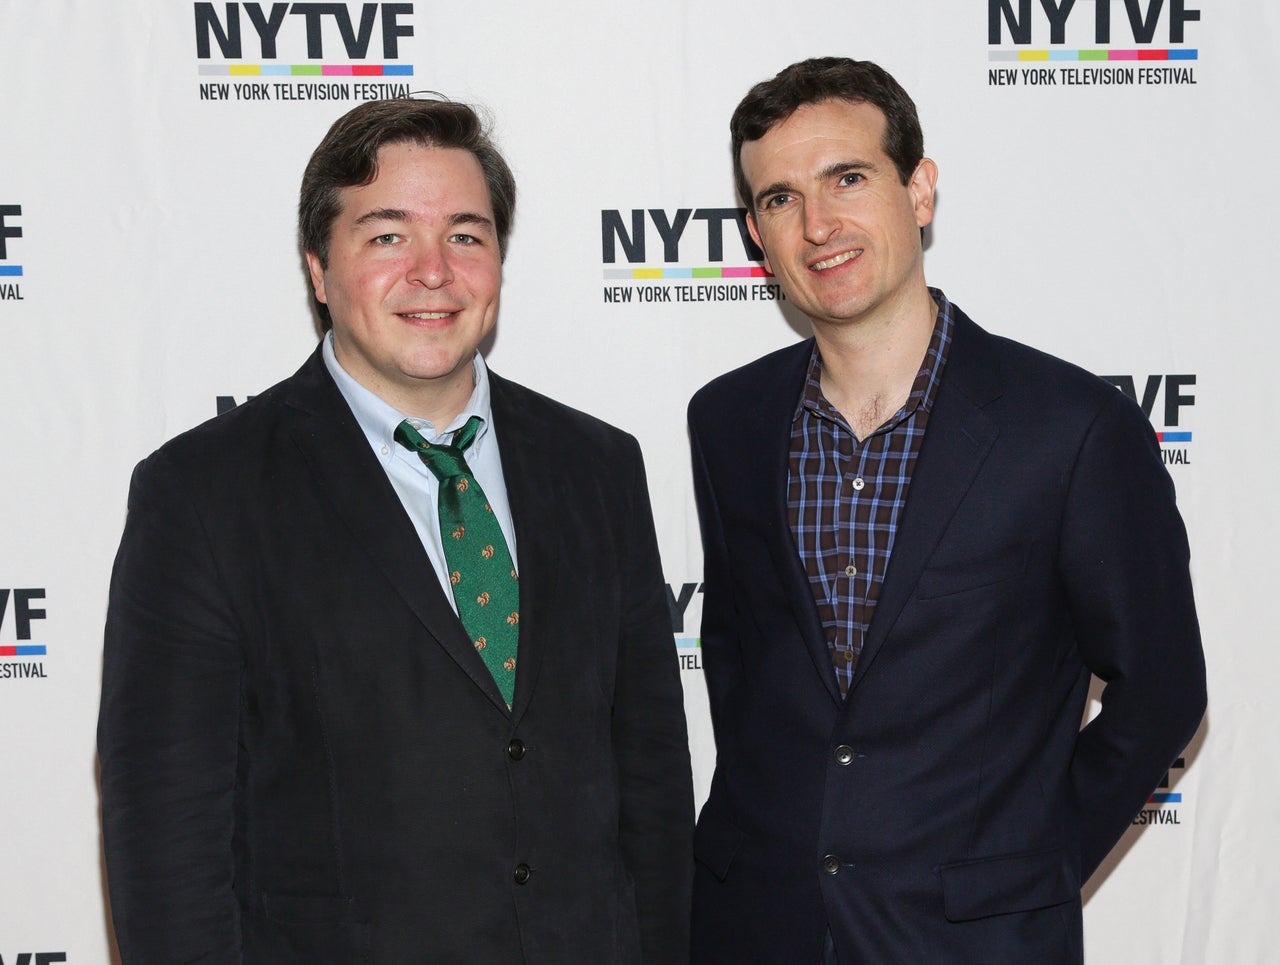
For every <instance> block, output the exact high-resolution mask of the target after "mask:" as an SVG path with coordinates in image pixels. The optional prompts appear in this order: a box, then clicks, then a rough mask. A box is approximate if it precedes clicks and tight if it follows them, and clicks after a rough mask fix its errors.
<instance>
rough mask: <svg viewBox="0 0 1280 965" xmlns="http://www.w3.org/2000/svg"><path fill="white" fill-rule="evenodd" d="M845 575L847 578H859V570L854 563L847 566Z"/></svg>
mask: <svg viewBox="0 0 1280 965" xmlns="http://www.w3.org/2000/svg"><path fill="white" fill-rule="evenodd" d="M844 575H845V576H857V575H858V568H857V567H856V566H854V565H853V564H852V563H850V564H849V565H848V566H846V567H845V568H844Z"/></svg>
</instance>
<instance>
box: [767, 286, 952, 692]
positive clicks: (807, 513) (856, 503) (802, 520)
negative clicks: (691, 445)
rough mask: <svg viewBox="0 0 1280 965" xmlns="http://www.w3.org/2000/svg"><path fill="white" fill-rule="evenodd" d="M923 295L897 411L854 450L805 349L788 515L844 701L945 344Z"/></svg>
mask: <svg viewBox="0 0 1280 965" xmlns="http://www.w3.org/2000/svg"><path fill="white" fill-rule="evenodd" d="M929 293H930V294H931V295H932V296H933V300H934V302H935V303H936V304H937V306H938V318H937V321H936V322H935V323H934V326H933V337H932V338H931V339H930V340H929V348H928V350H927V351H926V352H925V356H924V359H923V361H922V362H921V363H920V371H919V373H918V374H917V375H916V379H915V382H914V383H913V384H912V386H911V394H910V395H909V396H908V397H907V401H906V404H905V405H903V407H902V408H901V409H899V410H898V411H897V412H895V413H894V414H893V415H892V416H891V417H890V418H889V419H888V420H887V421H886V422H885V423H884V424H883V425H882V426H880V428H878V429H877V430H876V431H875V432H873V433H872V434H871V435H870V436H868V437H867V439H865V440H864V441H862V442H859V441H858V439H857V438H856V437H855V436H854V434H853V431H852V430H851V429H850V428H849V424H848V422H846V421H845V419H844V416H842V415H841V414H840V413H839V412H838V411H837V410H836V409H835V408H834V407H833V406H832V405H831V403H830V402H828V401H827V400H826V398H825V397H824V396H823V394H822V386H821V381H820V380H821V376H822V357H821V356H820V355H819V354H818V347H817V345H814V347H813V357H812V358H811V359H810V361H809V374H808V377H807V378H806V380H805V385H804V391H803V392H802V393H801V395H800V402H799V404H798V405H797V406H796V412H795V416H794V418H793V421H792V429H791V452H790V466H789V471H788V474H787V512H788V516H789V518H790V520H791V532H792V534H793V535H794V536H795V540H796V546H797V547H798V548H799V550H800V559H801V560H802V561H803V563H804V568H805V572H807V573H808V574H809V586H810V587H811V588H812V590H813V598H814V600H815V601H816V602H817V604H818V615H819V616H820V617H821V618H822V627H823V631H824V632H825V633H826V636H827V646H828V648H829V649H830V651H831V660H832V663H834V664H835V669H836V679H837V680H838V681H839V683H840V693H841V694H847V693H848V692H849V686H850V685H851V684H852V682H853V671H854V668H855V667H856V666H857V663H858V656H859V654H861V653H862V645H863V641H864V639H865V637H866V632H867V628H868V627H869V626H870V625H871V617H872V614H873V613H874V612H875V606H876V600H877V599H878V598H879V596H880V584H881V583H882V582H884V574H885V569H886V568H887V567H888V565H889V554H890V553H892V552H893V540H894V537H895V535H896V534H897V530H898V520H899V519H900V518H901V516H902V507H903V506H904V505H905V504H906V501H907V487H908V486H909V485H910V484H911V473H912V471H913V470H914V469H915V464H916V456H917V455H919V453H920V443H921V441H922V440H923V439H924V432H925V427H926V426H927V425H928V423H929V413H930V411H932V409H933V400H934V399H935V398H936V396H937V394H938V383H939V381H940V380H941V377H942V368H943V366H944V365H945V364H946V361H947V349H948V347H949V346H950V344H951V330H952V328H953V327H954V322H953V320H952V316H951V302H949V301H948V300H947V297H946V296H945V295H944V294H942V292H941V291H939V290H938V289H936V288H931V289H929Z"/></svg>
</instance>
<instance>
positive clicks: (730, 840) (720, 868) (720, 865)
mask: <svg viewBox="0 0 1280 965" xmlns="http://www.w3.org/2000/svg"><path fill="white" fill-rule="evenodd" d="M745 837H746V836H745V835H744V834H743V833H742V832H741V831H739V830H738V829H737V828H735V827H734V826H733V825H732V824H731V823H729V822H728V821H726V820H722V819H717V817H716V816H715V815H714V814H713V815H702V816H701V817H700V818H699V820H698V824H697V826H696V827H695V828H694V829H693V856H694V857H695V858H696V859H697V860H698V861H699V862H700V863H701V864H703V865H705V866H706V868H707V870H708V871H710V872H711V873H712V874H713V875H715V876H716V878H717V879H719V880H720V881H724V879H725V878H727V877H728V875H729V867H730V866H731V865H732V864H733V859H734V858H735V857H736V856H737V854H738V849H739V848H740V847H742V842H743V840H744V838H745Z"/></svg>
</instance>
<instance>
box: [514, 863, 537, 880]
mask: <svg viewBox="0 0 1280 965" xmlns="http://www.w3.org/2000/svg"><path fill="white" fill-rule="evenodd" d="M532 874H533V872H532V871H530V870H529V866H528V865H527V864H525V863H524V862H523V861H522V862H520V863H519V864H518V865H516V870H515V874H514V875H512V877H513V878H515V880H516V884H518V885H527V884H528V883H529V877H530V875H532Z"/></svg>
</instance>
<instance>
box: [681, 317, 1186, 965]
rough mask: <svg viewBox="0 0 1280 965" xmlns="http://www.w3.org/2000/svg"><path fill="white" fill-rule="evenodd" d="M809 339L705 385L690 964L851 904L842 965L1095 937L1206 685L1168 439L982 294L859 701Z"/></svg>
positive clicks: (941, 405) (920, 476) (803, 951)
mask: <svg viewBox="0 0 1280 965" xmlns="http://www.w3.org/2000/svg"><path fill="white" fill-rule="evenodd" d="M811 349H812V342H811V341H810V342H805V343H802V344H799V345H795V346H793V347H790V348H787V349H784V350H782V351H780V352H777V353H775V354H773V355H770V356H767V357H765V358H763V359H760V360H758V361H757V362H755V363H752V364H751V365H748V366H746V367H745V368H743V369H740V370H738V371H736V372H732V373H729V374H728V375H726V376H723V377H722V378H720V379H718V380H716V381H715V382H712V383H711V384H710V385H708V386H707V387H706V388H704V389H703V390H702V391H700V392H699V393H698V394H697V395H696V396H695V397H694V399H693V402H692V403H691V405H690V409H689V414H690V431H691V436H692V445H693V461H694V479H695V487H696V493H697V498H698V508H699V513H700V517H701V522H702V529H703V542H704V546H705V559H706V563H705V590H704V594H705V595H704V604H703V605H704V609H703V627H702V653H703V666H704V668H705V671H706V678H707V686H708V690H709V692H710V703H711V714H712V718H713V723H714V726H715V735H716V747H717V762H716V770H715V775H714V778H713V781H712V787H711V793H710V798H709V800H708V801H707V803H706V805H705V807H704V809H703V811H702V813H701V815H700V816H699V820H698V827H697V832H696V835H695V845H694V847H695V855H696V857H697V859H698V868H697V872H696V876H695V886H694V894H695V898H694V960H695V962H699V963H710V962H726V963H728V962H741V961H752V962H761V963H773V962H787V963H790V962H798V963H816V962H819V961H820V960H821V955H822V940H823V934H824V932H825V931H826V929H827V928H828V927H830V929H831V933H832V935H833V937H834V939H835V942H836V946H837V950H838V952H839V955H840V961H841V963H842V965H858V963H869V965H884V963H895V962H902V963H918V962H929V963H930V965H937V963H950V962H954V963H963V965H973V963H979V962H981V963H1009V965H1015V963H1016V965H1026V963H1030V962H1035V963H1037V965H1047V963H1057V962H1079V961H1080V958H1081V935H1080V914H1081V912H1080V886H1081V884H1082V882H1084V881H1085V879H1086V878H1088V876H1089V875H1090V873H1091V872H1092V871H1093V870H1094V869H1095V868H1096V867H1097V865H1098V863H1099V862H1100V861H1101V860H1102V858H1103V857H1104V856H1105V855H1106V853H1107V851H1108V850H1110V848H1111V847H1112V846H1113V845H1114V844H1115V842H1116V841H1117V840H1118V839H1119V837H1120V835H1121V834H1122V833H1123V831H1124V829H1125V828H1126V826H1127V825H1128V823H1129V822H1130V820H1131V818H1132V817H1133V815H1134V814H1135V813H1136V812H1137V811H1138V810H1140V809H1141V807H1142V805H1143V803H1144V801H1145V800H1146V799H1147V796H1148V794H1149V793H1150V791H1151V789H1152V788H1153V787H1155V786H1156V784H1157V783H1158V781H1159V780H1160V778H1161V776H1162V774H1163V773H1164V772H1165V771H1166V770H1167V768H1168V767H1169V765H1170V763H1171V762H1172V761H1173V759H1174V758H1175V757H1176V756H1177V754H1178V753H1179V752H1180V751H1182V749H1183V748H1184V747H1185V745H1186V744H1187V742H1188V741H1189V740H1190V738H1191V737H1192V735H1193V732H1194V731H1195V729H1196V726H1197V724H1198V722H1199V720H1200V718H1201V715H1202V712H1203V708H1204V704H1205V691H1204V663H1203V656H1202V653H1201V647H1200V638H1199V632H1198V629H1197V622H1196V615H1195V609H1194V606H1193V603H1192V593H1191V583H1190V579H1189V576H1188V549H1187V542H1186V535H1185V531H1184V529H1183V525H1182V522H1181V519H1180V518H1179V515H1178V512H1177V510H1176V508H1175V506H1174V493H1173V486H1172V483H1171V481H1170V479H1169V476H1168V474H1167V472H1166V471H1165V469H1164V468H1163V466H1162V465H1161V460H1160V453H1159V448H1158V446H1157V444H1156V440H1155V436H1154V434H1153V432H1152V431H1151V428H1150V426H1149V424H1148V423H1147V420H1146V419H1145V418H1144V417H1143V415H1142V413H1141V411H1139V409H1138V408H1137V406H1135V405H1134V404H1133V403H1132V402H1130V401H1129V400H1128V399H1127V398H1125V397H1124V396H1123V395H1122V394H1121V393H1120V392H1118V391H1116V390H1115V389H1114V388H1113V387H1112V386H1110V385H1108V384H1106V383H1104V382H1103V381H1102V380H1100V379H1097V378H1095V377H1093V376H1091V375H1089V374H1088V373H1086V372H1084V371H1082V370H1080V369H1077V368H1075V367H1074V366H1070V365H1068V364H1067V363H1065V362H1061V361H1059V360H1057V359H1053V358H1050V357H1049V356H1046V355H1043V354H1041V353H1039V352H1036V351H1034V350H1032V349H1029V348H1027V347H1025V346H1022V345H1018V344H1016V343H1014V342H1010V341H1008V340H1005V339H1001V338H996V337H993V336H991V335H988V334H987V333H985V332H983V331H982V330H981V329H980V328H978V327H977V326H976V325H974V324H973V322H971V321H970V320H969V319H968V318H966V317H964V316H963V314H960V315H959V317H958V319H957V321H956V325H955V330H954V341H953V343H952V345H951V349H950V354H949V358H948V361H947V363H946V367H945V369H944V371H943V375H942V382H941V385H940V386H939V391H938V395H937V398H936V401H935V407H934V410H933V412H932V413H931V415H930V420H929V427H928V431H927V433H926V435H925V438H924V442H923V446H922V449H921V452H920V455H919V459H918V461H917V464H916V468H915V473H914V476H913V479H912V481H911V486H910V489H909V491H908V495H907V502H906V506H905V509H904V513H903V516H902V519H901V523H900V528H899V530H898V533H897V537H896V542H895V544H894V550H893V556H892V559H891V560H890V563H889V566H888V570H887V572H886V576H885V581H884V584H883V586H882V589H881V593H880V597H879V601H878V603H877V606H876V609H875V614H874V618H873V621H872V624H871V627H870V630H869V633H868V636H867V640H866V643H865V647H864V650H863V652H862V655H861V658H860V660H859V663H858V665H857V668H856V672H855V675H854V680H853V685H852V689H851V690H850V692H849V695H848V698H847V700H844V701H843V702H842V701H841V699H840V694H839V690H838V687H837V684H836V680H835V674H834V671H833V669H832V665H831V658H830V656H829V654H828V649H827V644H826V641H825V639H824V635H823V631H822V626H821V623H820V620H819V617H818V613H817V608H816V606H815V603H814V600H813V596H812V592H811V591H810V588H809V584H808V582H807V580H806V577H805V572H804V568H803V564H802V563H801V562H800V559H799V556H798V553H797V550H796V547H795V543H794V540H793V538H792V535H791V531H790V526H789V524H788V520H787V509H786V488H787V487H786V480H787V452H788V445H789V438H790V431H791V422H792V415H793V413H794V412H795V408H796V404H797V401H798V399H799V397H800V392H801V387H802V384H803V380H804V375H805V370H806V366H807V364H808V360H809V354H810V351H811ZM1091 673H1093V674H1097V675H1098V676H1099V677H1101V678H1102V679H1103V680H1105V681H1106V682H1107V683H1106V690H1105V694H1104V697H1103V709H1102V712H1101V714H1100V715H1099V716H1098V717H1097V718H1096V719H1095V720H1094V721H1093V722H1092V723H1091V724H1089V726H1087V727H1086V728H1085V729H1084V730H1083V731H1081V730H1080V725H1081V715H1082V711H1083V709H1084V706H1085V702H1086V697H1087V693H1088V688H1089V680H1090V674H1091Z"/></svg>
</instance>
